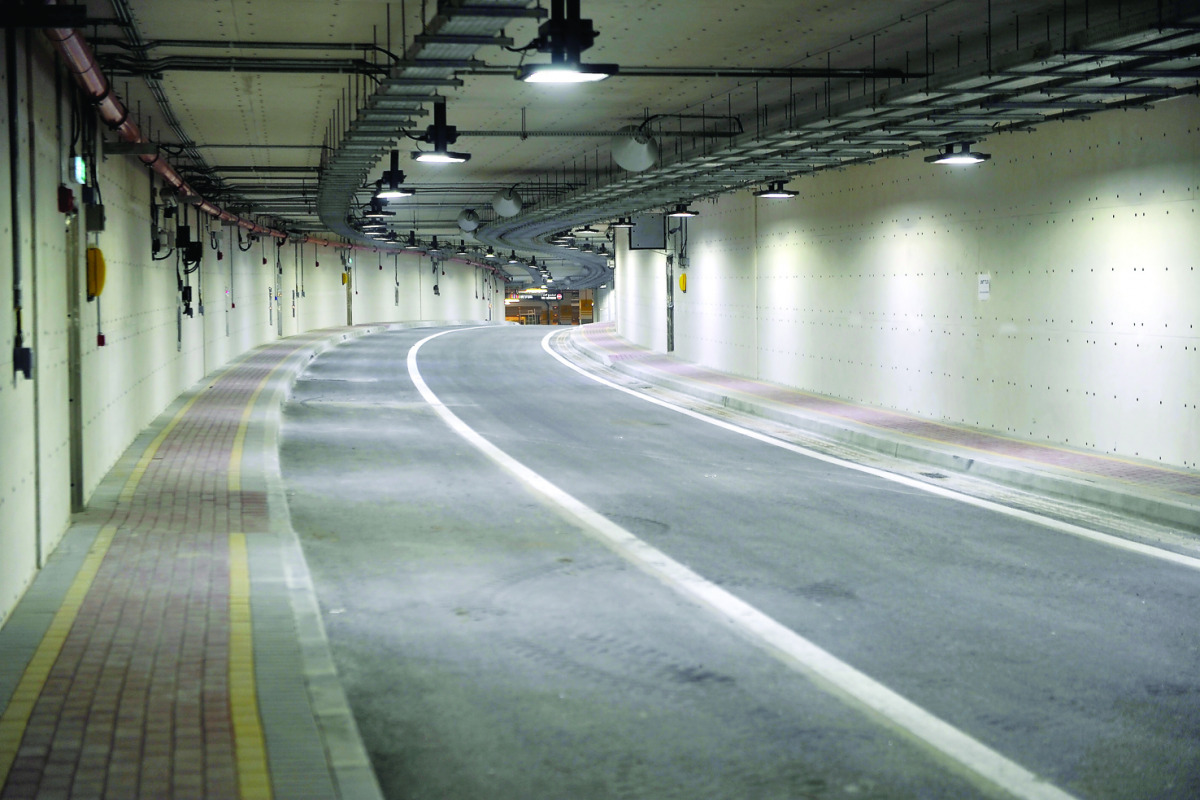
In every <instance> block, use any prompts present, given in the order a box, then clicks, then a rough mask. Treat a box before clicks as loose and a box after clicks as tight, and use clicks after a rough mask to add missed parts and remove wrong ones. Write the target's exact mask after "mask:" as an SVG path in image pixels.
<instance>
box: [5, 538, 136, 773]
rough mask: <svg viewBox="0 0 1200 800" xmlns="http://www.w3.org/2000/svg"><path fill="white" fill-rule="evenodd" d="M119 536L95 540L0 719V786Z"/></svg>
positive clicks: (10, 767)
mask: <svg viewBox="0 0 1200 800" xmlns="http://www.w3.org/2000/svg"><path fill="white" fill-rule="evenodd" d="M116 532H117V528H116V526H115V525H106V526H104V527H103V528H101V529H100V532H99V533H98V534H96V539H95V541H93V542H92V547H91V549H90V550H89V551H88V554H87V556H86V557H85V558H84V559H83V565H82V566H80V568H79V572H78V573H77V574H76V575H75V580H74V581H73V582H72V583H71V588H69V589H68V590H67V594H66V596H65V597H64V598H63V602H62V605H61V606H59V608H58V611H57V612H56V613H55V615H54V619H53V620H51V621H50V627H49V628H48V629H47V630H46V634H45V635H44V636H43V637H42V641H41V643H40V644H39V645H38V648H37V650H36V651H34V654H33V658H31V659H30V660H29V664H27V665H26V667H25V673H24V674H23V675H22V676H21V682H20V683H18V684H17V688H16V691H14V692H13V696H12V698H11V699H10V700H9V701H8V707H7V708H5V709H4V715H3V716H2V717H0V786H3V785H4V781H5V780H6V779H7V778H8V772H9V770H10V769H12V765H13V761H14V760H16V757H17V750H18V749H19V748H20V746H21V739H22V738H24V736H25V727H26V726H27V725H28V724H29V717H30V715H31V714H33V707H34V704H36V703H37V699H38V697H39V696H40V695H41V693H42V687H43V686H45V685H46V679H47V678H48V677H50V670H51V669H52V668H53V667H54V662H55V661H57V660H58V654H59V652H60V651H61V650H62V646H63V643H64V642H65V641H66V640H67V634H69V633H70V632H71V626H72V625H74V624H75V617H76V615H78V613H79V608H80V606H82V605H83V599H84V597H86V596H87V593H88V590H89V589H90V588H91V586H92V581H93V580H94V579H95V577H96V573H97V572H98V571H99V570H100V562H102V561H103V560H104V556H105V554H106V553H108V547H109V545H111V544H112V540H113V534H115V533H116Z"/></svg>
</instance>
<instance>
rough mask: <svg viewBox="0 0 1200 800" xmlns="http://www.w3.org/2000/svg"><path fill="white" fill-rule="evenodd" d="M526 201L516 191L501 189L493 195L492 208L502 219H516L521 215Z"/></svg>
mask: <svg viewBox="0 0 1200 800" xmlns="http://www.w3.org/2000/svg"><path fill="white" fill-rule="evenodd" d="M522 205H524V201H522V200H521V195H519V194H517V191H516V190H515V189H501V190H500V191H498V192H496V193H495V194H494V195H492V208H494V209H495V210H496V214H497V215H498V216H501V217H515V216H516V215H517V214H520V213H521V206H522Z"/></svg>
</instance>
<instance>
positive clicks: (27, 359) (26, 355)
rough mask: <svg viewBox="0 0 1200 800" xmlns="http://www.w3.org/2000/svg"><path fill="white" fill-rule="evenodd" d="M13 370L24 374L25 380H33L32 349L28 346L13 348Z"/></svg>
mask: <svg viewBox="0 0 1200 800" xmlns="http://www.w3.org/2000/svg"><path fill="white" fill-rule="evenodd" d="M13 371H14V372H19V373H21V374H22V375H24V376H25V380H27V381H29V380H33V349H32V348H29V347H14V348H13Z"/></svg>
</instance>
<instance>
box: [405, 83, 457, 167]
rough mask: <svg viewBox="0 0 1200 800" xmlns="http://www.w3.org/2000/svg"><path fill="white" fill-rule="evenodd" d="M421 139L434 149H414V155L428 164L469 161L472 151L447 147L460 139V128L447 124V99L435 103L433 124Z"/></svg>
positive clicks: (439, 99)
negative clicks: (463, 151) (461, 150)
mask: <svg viewBox="0 0 1200 800" xmlns="http://www.w3.org/2000/svg"><path fill="white" fill-rule="evenodd" d="M421 141H423V142H428V143H429V144H431V145H433V149H432V150H414V151H413V154H412V157H413V158H414V159H416V160H417V161H423V162H425V163H427V164H461V163H463V162H464V161H469V160H470V158H471V154H470V153H456V152H454V151H453V150H449V149H447V148H449V147H450V145H452V144H454V143H455V142H456V141H458V128H456V127H455V126H453V125H447V124H446V99H445V98H438V100H437V101H436V102H434V104H433V124H432V125H430V126H429V127H428V128H426V129H425V135H424V136H422V137H421Z"/></svg>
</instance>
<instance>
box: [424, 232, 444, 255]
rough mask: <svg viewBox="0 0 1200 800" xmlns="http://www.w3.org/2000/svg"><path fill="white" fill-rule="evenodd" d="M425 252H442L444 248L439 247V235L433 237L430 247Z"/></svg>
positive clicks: (434, 253) (432, 253)
mask: <svg viewBox="0 0 1200 800" xmlns="http://www.w3.org/2000/svg"><path fill="white" fill-rule="evenodd" d="M425 252H426V253H428V254H429V255H431V256H440V255H441V254H442V248H440V247H438V240H437V236H434V237H433V241H432V242H430V243H429V248H428V249H427V250H426V251H425Z"/></svg>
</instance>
